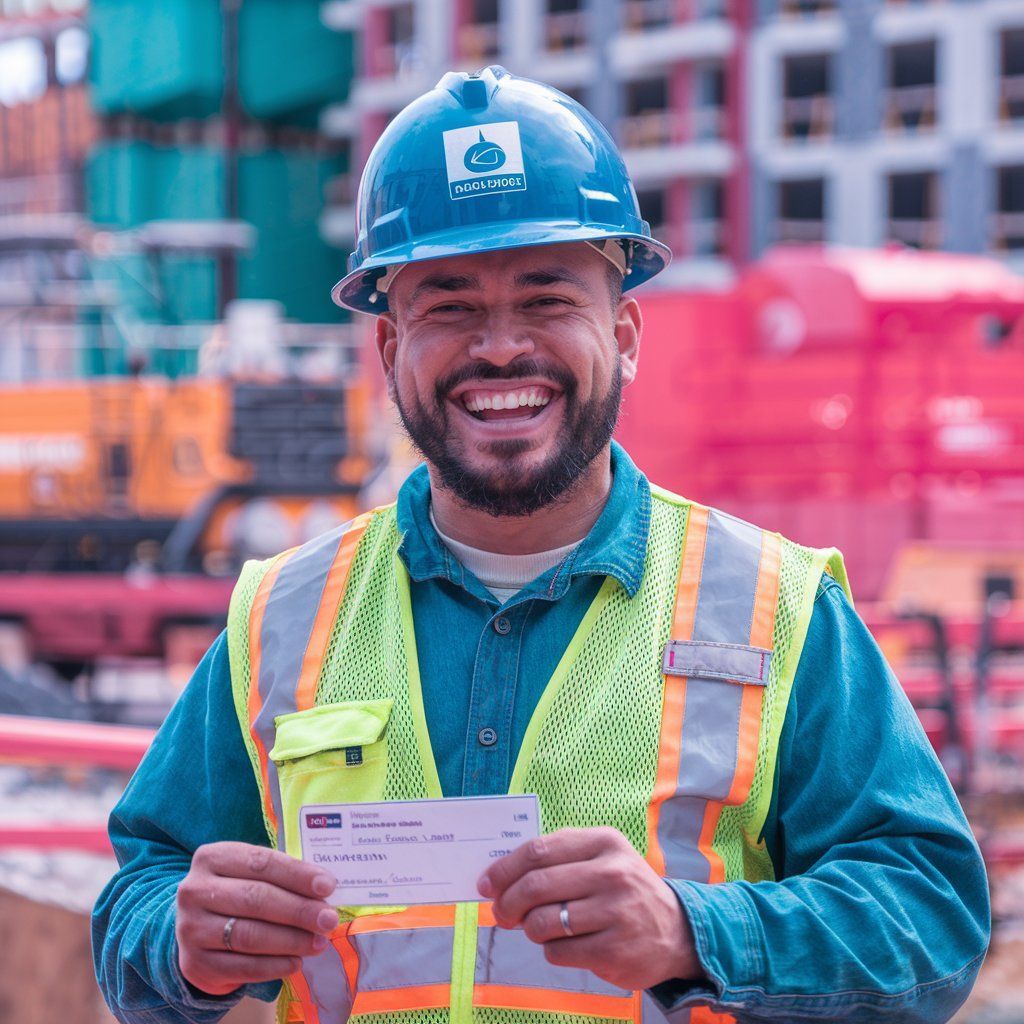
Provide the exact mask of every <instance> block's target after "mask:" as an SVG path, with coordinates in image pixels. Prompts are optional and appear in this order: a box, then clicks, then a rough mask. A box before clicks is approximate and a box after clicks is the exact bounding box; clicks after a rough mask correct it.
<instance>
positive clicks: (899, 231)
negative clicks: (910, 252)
mask: <svg viewBox="0 0 1024 1024" xmlns="http://www.w3.org/2000/svg"><path fill="white" fill-rule="evenodd" d="M886 232H887V235H888V238H889V239H891V240H892V241H895V242H902V243H903V244H904V245H908V246H911V247H913V248H915V249H939V248H941V246H942V221H940V220H937V219H935V218H927V219H921V218H913V219H910V218H896V217H890V218H889V221H888V222H887V225H886Z"/></svg>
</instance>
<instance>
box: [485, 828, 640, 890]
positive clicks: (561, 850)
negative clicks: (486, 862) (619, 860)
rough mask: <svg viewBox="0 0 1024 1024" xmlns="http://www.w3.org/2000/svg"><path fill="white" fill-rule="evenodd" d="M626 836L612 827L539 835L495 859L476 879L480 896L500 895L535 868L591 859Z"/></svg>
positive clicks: (569, 829) (564, 830)
mask: <svg viewBox="0 0 1024 1024" xmlns="http://www.w3.org/2000/svg"><path fill="white" fill-rule="evenodd" d="M619 842H625V839H623V837H622V836H621V835H620V834H619V833H618V832H616V831H615V829H612V828H563V829H559V830H558V831H557V832H552V833H551V834H550V835H546V836H538V837H537V838H536V839H531V840H530V841H529V842H526V843H523V845H522V846H519V847H517V848H516V849H514V850H513V851H512V852H511V853H508V854H506V855H505V856H504V857H501V858H499V859H498V860H496V861H495V862H494V863H493V864H492V865H491V866H490V867H489V868H488V869H487V870H486V871H485V872H484V873H483V874H482V875H481V876H480V879H479V881H478V882H477V889H478V890H479V892H480V895H481V896H484V897H487V898H489V899H497V898H498V897H499V896H500V895H501V893H503V892H504V891H505V890H506V889H507V888H508V887H509V886H510V885H511V884H512V883H513V882H515V881H517V880H518V879H520V878H522V876H523V875H525V874H526V873H527V872H528V871H533V870H535V869H536V868H546V867H552V866H553V865H555V864H575V863H578V862H579V861H584V860H591V859H593V858H594V857H596V856H598V854H600V853H602V852H604V851H605V850H608V849H609V848H610V847H611V846H612V845H613V844H616V843H619Z"/></svg>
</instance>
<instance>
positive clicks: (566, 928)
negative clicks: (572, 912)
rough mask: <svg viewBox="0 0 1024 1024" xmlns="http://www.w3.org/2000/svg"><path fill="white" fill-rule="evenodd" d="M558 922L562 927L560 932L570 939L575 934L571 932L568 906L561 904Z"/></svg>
mask: <svg viewBox="0 0 1024 1024" xmlns="http://www.w3.org/2000/svg"><path fill="white" fill-rule="evenodd" d="M558 921H559V923H560V924H561V926H562V931H563V932H565V934H566V935H567V936H569V937H570V938H571V937H572V936H573V935H575V934H576V933H575V932H574V931H573V930H572V925H571V924H570V923H569V904H568V903H564V902H563V903H562V904H561V906H560V907H559V908H558Z"/></svg>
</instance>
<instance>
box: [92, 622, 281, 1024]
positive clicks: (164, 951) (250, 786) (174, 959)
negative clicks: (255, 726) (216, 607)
mask: <svg viewBox="0 0 1024 1024" xmlns="http://www.w3.org/2000/svg"><path fill="white" fill-rule="evenodd" d="M260 806H261V805H260V799H259V791H258V789H257V787H256V781H255V777H254V775H253V771H252V767H251V763H250V761H249V757H248V753H247V751H246V749H245V745H244V743H243V741H242V737H241V733H240V730H239V727H238V718H237V716H236V714H235V709H234V703H233V699H232V694H231V674H230V668H229V665H228V654H227V643H226V638H225V635H224V634H221V636H220V637H219V638H218V639H217V641H216V642H215V643H214V644H213V646H212V647H211V648H210V650H209V651H208V652H207V653H206V655H205V657H204V658H203V660H202V662H201V663H200V664H199V666H198V667H197V669H196V671H195V673H194V674H193V676H192V678H191V680H190V681H189V683H188V686H187V687H186V688H185V691H184V692H183V694H182V696H181V698H180V699H179V700H178V702H177V703H176V704H175V706H174V708H173V709H172V710H171V713H170V714H169V715H168V717H167V719H166V721H165V722H164V724H163V726H162V727H161V728H160V730H159V732H158V733H157V735H156V738H155V739H154V741H153V744H152V746H151V747H150V749H149V751H148V752H147V753H146V756H145V757H144V758H143V760H142V763H141V764H140V765H139V768H138V770H137V771H136V772H135V774H134V776H133V777H132V780H131V782H130V783H129V784H128V787H127V789H126V790H125V792H124V795H123V796H122V797H121V800H120V801H119V802H118V804H117V806H116V807H115V808H114V810H113V812H112V813H111V816H110V823H109V832H110V840H111V844H112V845H113V847H114V853H115V855H116V856H117V860H118V864H119V869H118V871H117V872H116V873H115V874H114V876H113V878H111V880H110V881H109V882H108V883H107V886H106V888H105V889H104V890H103V892H102V893H101V894H100V897H99V899H98V900H97V902H96V906H95V908H94V910H93V917H92V940H93V960H94V965H95V968H96V978H97V981H98V982H99V985H100V989H101V990H102V992H103V996H104V998H105V999H106V1001H107V1004H108V1005H109V1006H110V1008H111V1010H112V1011H113V1013H114V1015H115V1016H116V1017H117V1019H118V1020H120V1021H122V1022H124V1024H179V1022H185V1021H189V1022H193V1024H211V1022H214V1021H218V1020H220V1018H221V1017H222V1016H223V1015H224V1014H225V1013H227V1011H228V1010H229V1009H231V1007H232V1006H234V1004H235V1003H237V1002H238V1001H239V1000H240V999H241V998H242V996H243V995H250V996H254V997H255V998H258V999H263V1000H266V1001H270V1000H272V999H274V998H275V997H276V995H277V993H278V991H279V990H280V982H269V983H263V984H259V985H247V986H244V987H243V988H241V989H239V990H238V991H236V992H233V993H230V994H228V995H226V996H211V995H207V994H205V993H202V992H199V991H198V990H197V989H195V988H193V987H192V986H191V985H189V983H188V982H187V981H186V980H185V978H184V977H183V976H182V974H181V970H180V968H179V966H178V944H177V940H176V938H175V909H176V898H177V892H178V886H179V884H180V883H181V881H182V879H183V878H184V877H185V875H186V874H188V871H189V868H190V866H191V863H192V854H193V853H194V852H195V850H197V849H198V848H199V847H200V846H202V845H204V844H206V843H211V842H218V841H221V840H236V841H239V842H245V843H252V844H255V845H263V846H266V845H267V835H266V830H265V828H264V825H263V818H262V814H261V812H260Z"/></svg>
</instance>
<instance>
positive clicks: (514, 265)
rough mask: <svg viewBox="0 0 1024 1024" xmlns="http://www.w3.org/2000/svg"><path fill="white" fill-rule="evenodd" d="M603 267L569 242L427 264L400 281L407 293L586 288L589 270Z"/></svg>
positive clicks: (597, 258) (407, 272) (405, 273)
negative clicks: (555, 286) (491, 287)
mask: <svg viewBox="0 0 1024 1024" xmlns="http://www.w3.org/2000/svg"><path fill="white" fill-rule="evenodd" d="M602 263H603V257H602V256H601V255H600V254H599V253H597V252H596V251H595V250H594V249H593V248H592V247H591V246H589V245H587V244H586V243H585V242H566V243H560V244H558V245H538V246H531V247H529V248H520V249H505V250H501V251H497V252H484V253H467V254H465V255H462V256H448V257H445V258H444V259H438V260H424V261H423V262H422V263H413V264H409V265H408V266H406V267H405V268H403V271H402V274H401V275H400V277H401V278H403V279H404V280H403V282H402V283H403V285H404V290H406V291H407V292H408V291H409V289H410V288H412V289H413V290H415V291H417V292H419V291H423V290H424V289H425V288H431V289H438V290H442V291H455V290H462V289H466V288H484V287H485V286H486V285H488V284H492V283H497V282H500V283H502V284H510V285H513V286H516V287H530V286H532V285H543V284H553V283H555V282H557V281H565V282H567V283H569V284H575V285H578V286H583V287H585V286H586V278H587V277H588V276H589V270H588V268H595V269H597V270H600V269H601V265H602ZM396 283H397V282H396Z"/></svg>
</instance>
